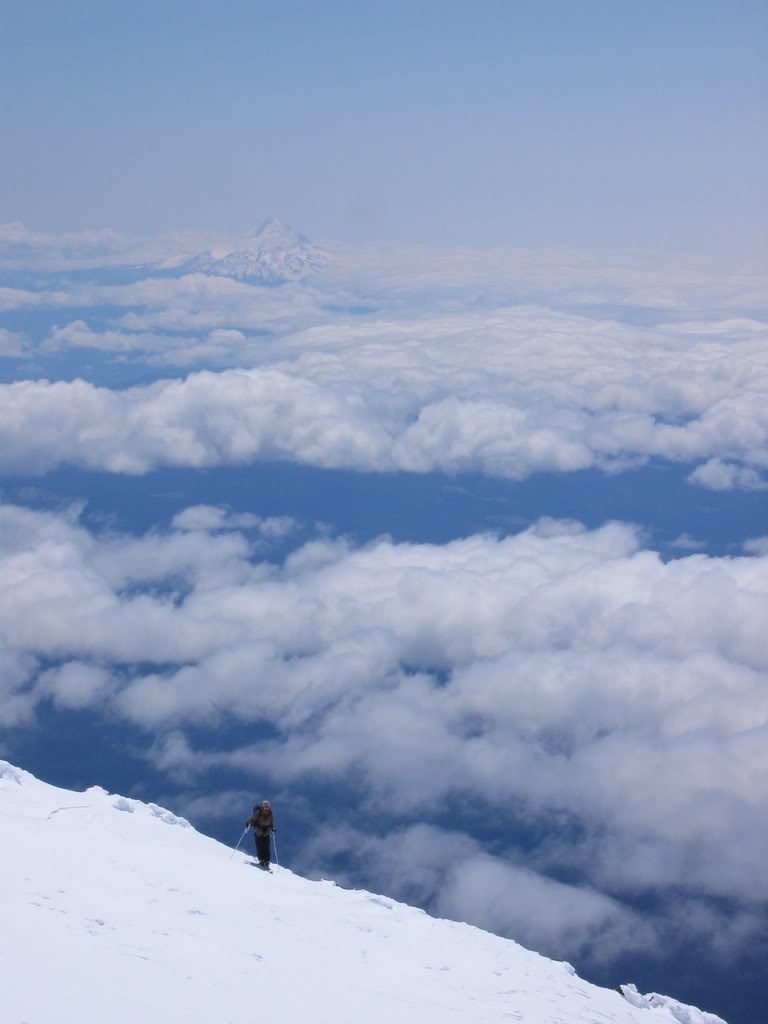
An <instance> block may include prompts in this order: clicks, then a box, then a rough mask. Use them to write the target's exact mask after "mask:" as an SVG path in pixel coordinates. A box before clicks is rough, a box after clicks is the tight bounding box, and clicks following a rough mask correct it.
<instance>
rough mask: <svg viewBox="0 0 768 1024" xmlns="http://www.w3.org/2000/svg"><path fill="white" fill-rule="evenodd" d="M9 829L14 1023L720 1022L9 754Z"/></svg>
mask: <svg viewBox="0 0 768 1024" xmlns="http://www.w3.org/2000/svg"><path fill="white" fill-rule="evenodd" d="M0 835H2V863H3V870H2V873H1V875H0V1020H1V1021H2V1022H3V1024H49V1022H50V1021H51V1020H53V1019H55V1020H57V1021H62V1022H64V1024H103V1022H106V1021H108V1022H110V1024H137V1022H138V1024H155V1022H157V1024H160V1022H167V1021H168V1022H172V1021H184V1022H185V1024H234V1022H236V1021H237V1022H240V1021H243V1020H248V1019H253V1018H255V1017H258V1018H260V1019H266V1020H273V1021H280V1022H281V1024H294V1022H296V1024H298V1022H306V1021H319V1022H322V1021H333V1022H334V1024H352V1022H354V1024H362V1022H365V1024H384V1022H386V1024H391V1022H392V1021H393V1020H394V1021H398V1022H399V1024H409V1022H414V1024H415V1022H419V1024H438V1022H440V1024H447V1022H450V1021H472V1022H475V1021H477V1022H480V1021H493V1022H502V1021H524V1022H527V1024H722V1022H721V1021H720V1018H718V1017H714V1016H713V1015H711V1014H702V1013H701V1012H700V1011H698V1010H695V1009H694V1008H692V1007H685V1006H683V1005H682V1004H679V1003H676V1002H675V1001H674V1000H666V999H665V997H659V996H653V997H651V996H641V995H640V994H639V993H637V991H636V990H634V988H630V989H628V991H627V996H628V998H627V999H624V998H622V997H621V996H620V995H619V994H618V992H613V991H610V990H608V989H602V988H598V987H596V986H594V985H591V984H589V983H588V982H585V981H582V980H581V979H580V978H579V977H578V976H577V975H576V974H575V973H574V972H573V969H572V968H571V967H570V966H569V965H568V964H564V963H557V962H555V961H552V960H548V959H546V958H545V957H542V956H539V955H538V954H537V953H532V952H529V951H528V950H526V949H523V947H522V946H519V945H517V944H516V943H515V942H511V941H510V940H508V939H502V938H499V937H498V936H495V935H491V934H488V933H487V932H483V931H480V930H479V929H477V928H474V927H471V926H469V925H464V924H457V923H454V922H449V921H440V920H436V919H434V918H431V917H429V916H427V915H426V914H425V913H423V912H422V911H419V910H415V909H413V908H412V907H408V906H405V905H403V904H399V903H395V902H393V901H392V900H389V899H386V898H384V897H382V896H374V895H371V894H370V893H367V892H357V891H347V890H343V889H339V888H337V887H336V886H335V885H334V884H333V883H332V882H327V881H325V882H310V881H308V880H306V879H304V878H300V877H298V876H297V875H294V874H292V873H291V872H290V871H287V870H285V869H281V868H276V869H274V873H273V874H272V875H266V874H264V873H263V872H261V871H260V870H259V869H258V868H257V867H255V866H254V865H253V863H252V861H251V858H250V857H248V856H246V855H245V854H243V853H237V854H235V855H234V856H232V854H231V851H230V850H228V849H227V848H226V847H224V846H222V845H221V844H220V843H217V842H216V841H214V840H213V839H210V838H209V837H207V836H204V835H201V834H200V833H198V832H196V831H195V829H193V828H192V827H191V826H190V825H189V823H188V822H186V821H185V820H184V819H183V818H178V817H176V816H175V815H173V814H171V813H170V812H169V811H166V810H163V809H162V808H160V807H158V806H156V805H154V804H144V803H141V802H140V801H137V800H129V799H126V798H125V797H119V796H114V795H110V794H109V793H107V792H105V791H104V790H102V789H100V788H93V789H89V790H87V791H86V792H84V793H75V792H70V791H68V790H64V789H57V788H55V787H53V786H50V785H47V784H46V783H43V782H40V781H39V780H37V779H35V778H34V777H33V776H32V775H30V774H29V773H27V772H24V771H22V770H20V769H18V768H14V767H13V766H12V765H9V764H8V763H7V762H5V761H0ZM248 840H249V849H250V842H251V839H250V836H249V837H248ZM630 999H631V1001H630Z"/></svg>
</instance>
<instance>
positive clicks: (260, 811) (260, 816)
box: [248, 805, 275, 836]
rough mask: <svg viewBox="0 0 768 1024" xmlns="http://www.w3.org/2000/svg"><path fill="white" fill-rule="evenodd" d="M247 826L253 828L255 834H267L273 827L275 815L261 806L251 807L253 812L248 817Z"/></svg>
mask: <svg viewBox="0 0 768 1024" xmlns="http://www.w3.org/2000/svg"><path fill="white" fill-rule="evenodd" d="M248 826H250V827H252V828H253V831H254V832H255V833H256V835H257V836H268V835H269V833H270V832H273V831H274V828H275V816H274V814H273V813H272V811H267V810H266V809H265V808H263V807H261V806H258V805H257V806H256V807H254V809H253V814H252V815H251V817H250V818H249V819H248Z"/></svg>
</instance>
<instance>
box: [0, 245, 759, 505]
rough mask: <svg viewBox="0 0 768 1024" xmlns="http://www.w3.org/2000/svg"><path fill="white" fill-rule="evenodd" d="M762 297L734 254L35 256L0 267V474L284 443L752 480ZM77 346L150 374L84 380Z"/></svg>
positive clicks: (362, 455)
mask: <svg viewBox="0 0 768 1024" xmlns="http://www.w3.org/2000/svg"><path fill="white" fill-rule="evenodd" d="M11 234H12V236H13V237H15V235H13V232H12V233H11ZM17 234H18V232H17ZM22 235H23V233H22ZM20 237H21V236H20ZM23 237H24V238H26V237H27V236H26V235H23ZM86 241H87V239H86ZM25 244H26V243H25ZM41 244H42V243H41ZM115 244H116V243H115ZM0 248H1V246H0ZM396 256H397V259H399V262H397V260H396V259H395V257H396ZM146 273H147V274H149V273H150V271H149V270H147V271H146ZM134 276H135V270H134ZM766 306H768V298H767V297H766V292H765V288H764V285H762V286H761V285H760V283H759V278H757V277H756V276H754V275H752V276H751V275H748V274H741V275H738V274H731V275H729V276H725V277H722V276H720V277H718V276H717V275H715V274H713V273H712V272H711V271H708V272H705V271H703V270H701V269H700V270H698V271H682V270H680V269H679V268H672V267H666V268H665V267H661V266H660V267H654V268H653V269H649V268H648V266H645V267H643V266H642V265H639V264H638V265H632V264H631V263H627V262H626V261H625V263H624V265H622V266H607V265H606V263H605V261H603V262H602V263H601V262H600V261H599V260H597V258H596V257H594V256H590V255H588V254H587V255H584V254H580V255H576V254H569V255H568V254H563V253H560V254H549V255H547V254H522V253H515V252H511V251H506V252H505V251H499V252H498V253H489V252H485V253H481V252H477V253H472V252H469V251H456V252H452V253H438V252H434V251H427V250H425V251H423V252H419V251H417V250H413V249H403V250H397V251H396V252H395V251H393V252H389V253H388V254H387V256H386V258H385V257H382V256H381V255H379V257H378V262H377V260H376V257H375V256H374V254H371V253H368V252H367V251H366V250H364V249H360V250H357V251H356V252H350V251H347V250H344V249H343V248H341V247H337V249H336V252H335V255H334V257H333V259H332V260H331V264H330V267H329V268H328V270H327V272H323V273H320V274H318V275H316V277H314V278H313V279H312V280H311V282H308V283H306V284H302V285H296V284H291V285H286V286H285V287H282V288H264V287H255V286H252V285H248V284H245V283H243V282H240V281H235V280H229V279H227V278H221V277H209V276H206V275H204V274H200V273H195V274H187V275H184V276H181V277H174V276H168V274H166V276H162V274H161V273H160V272H159V271H155V272H154V276H146V277H144V278H143V279H139V280H131V281H128V282H126V283H119V284H118V283H111V284H108V283H106V282H105V281H101V283H99V275H98V273H96V272H95V271H94V280H92V281H88V282H82V281H81V282H80V283H73V282H72V281H70V280H68V279H67V278H65V277H63V276H60V277H56V276H55V275H54V276H50V275H49V276H48V277H46V278H43V279H42V283H41V285H40V287H37V288H34V289H31V288H28V287H27V288H24V287H5V288H0V310H5V311H7V312H8V313H10V314H13V315H14V316H15V317H17V321H16V322H20V323H23V322H25V321H24V317H25V316H26V317H33V318H34V317H38V320H37V321H34V320H33V322H35V323H38V326H37V327H34V328H32V329H31V330H29V331H27V332H26V333H25V332H24V331H20V330H17V329H14V330H9V329H5V328H0V358H2V362H3V365H8V366H10V367H11V368H12V367H13V366H14V363H15V364H16V366H17V369H16V371H15V372H14V373H13V377H14V383H12V384H5V385H1V386H0V472H4V473H9V472H10V473H18V472H31V473H42V472H45V471H46V470H47V469H49V468H52V467H54V466H58V465H62V464H72V465H77V466H86V467H90V468H97V469H106V470H109V471H112V472H128V473H143V472H146V471H147V470H149V469H152V468H154V467H158V466H178V465H183V466H190V467H200V466H213V465H221V464H238V463H248V462H253V461H256V460H264V459H283V460H290V461H295V462H298V463H303V464H308V465H313V466H319V467H334V468H348V469H354V470H366V471H392V470H405V471H408V472H414V473H429V472H434V471H441V472H448V473H454V472H464V471H469V472H480V473H484V474H488V475H492V476H498V477H506V478H510V479H523V478H525V477H527V476H529V475H531V474H534V473H538V472H572V471H575V470H580V469H587V468H592V467H598V468H602V469H604V470H606V471H615V470H621V469H625V468H627V467H631V466H635V465H638V464H639V463H643V462H645V461H647V460H649V459H662V460H671V461H675V462H682V463H686V464H694V466H695V468H694V470H693V472H692V473H691V476H690V480H691V482H692V483H694V484H697V485H699V486H703V487H707V488H711V489H716V490H723V489H734V488H740V489H747V490H759V489H763V488H765V487H766V486H768V477H767V476H766V472H768V411H767V410H768V355H767V354H766V353H767V352H768V349H767V348H766V339H768V324H767V323H766V320H765V317H764V316H762V315H761V314H760V312H759V310H760V309H764V308H766ZM746 309H751V310H753V311H755V312H753V313H751V314H750V315H745V313H744V312H743V310H746ZM363 314H365V315H363ZM19 317H20V318H21V320H18V318H19ZM39 324H44V325H45V326H43V327H41V326H39ZM96 354H100V355H103V356H104V357H106V358H107V359H110V360H115V361H118V362H120V363H131V364H133V365H137V364H138V365H141V366H143V367H144V368H145V372H144V378H145V379H146V376H147V375H156V374H165V375H166V376H168V375H170V376H171V377H172V379H165V380H157V381H156V382H155V383H153V384H151V385H147V386H143V387H136V388H132V389H127V390H119V391H118V390H110V389H109V388H106V387H98V386H97V385H96V383H95V382H94V380H93V372H94V371H93V366H92V365H91V360H92V359H93V358H94V356H95V355H96ZM62 366H66V367H67V370H66V373H64V374H63V376H64V377H65V378H66V379H65V380H58V381H54V382H49V380H48V379H46V371H47V370H48V371H51V373H52V375H55V376H60V375H62V369H61V368H62ZM149 368H152V369H151V372H150V370H149ZM180 373H184V374H188V375H187V376H186V377H183V378H178V377H177V376H176V375H177V374H180ZM77 375H79V376H80V378H81V379H72V377H73V376H77ZM696 464H698V465H696Z"/></svg>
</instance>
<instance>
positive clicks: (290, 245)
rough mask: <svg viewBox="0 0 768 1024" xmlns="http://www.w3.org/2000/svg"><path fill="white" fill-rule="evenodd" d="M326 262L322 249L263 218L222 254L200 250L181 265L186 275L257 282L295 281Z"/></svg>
mask: <svg viewBox="0 0 768 1024" xmlns="http://www.w3.org/2000/svg"><path fill="white" fill-rule="evenodd" d="M327 263H328V258H327V256H326V254H325V253H324V252H323V251H322V249H320V248H318V247H317V246H315V245H312V243H311V242H310V241H309V240H308V239H307V238H305V237H304V236H303V235H300V234H298V233H297V232H295V231H294V230H293V229H292V228H291V227H289V226H288V225H286V224H282V223H281V222H280V221H279V220H275V219H274V218H272V219H270V220H266V221H264V222H263V223H262V224H260V225H259V226H258V227H257V228H256V229H255V230H254V231H252V232H250V233H249V234H248V235H246V236H245V237H244V238H243V239H241V241H240V243H239V245H238V247H237V248H236V249H234V250H232V251H231V252H227V253H226V254H225V255H216V254H214V253H213V252H207V253H201V254H200V255H198V256H194V257H193V258H192V259H191V260H187V261H186V262H185V263H183V264H181V266H180V267H179V268H178V270H179V271H180V272H182V273H185V274H191V273H202V274H213V275H214V276H216V277H231V278H234V279H235V280H237V281H249V282H252V283H257V284H271V285H275V284H284V283H286V282H287V281H298V280H300V279H301V278H304V277H306V276H307V275H308V274H311V273H313V272H314V271H316V270H321V269H322V268H323V267H325V266H326V265H327Z"/></svg>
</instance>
